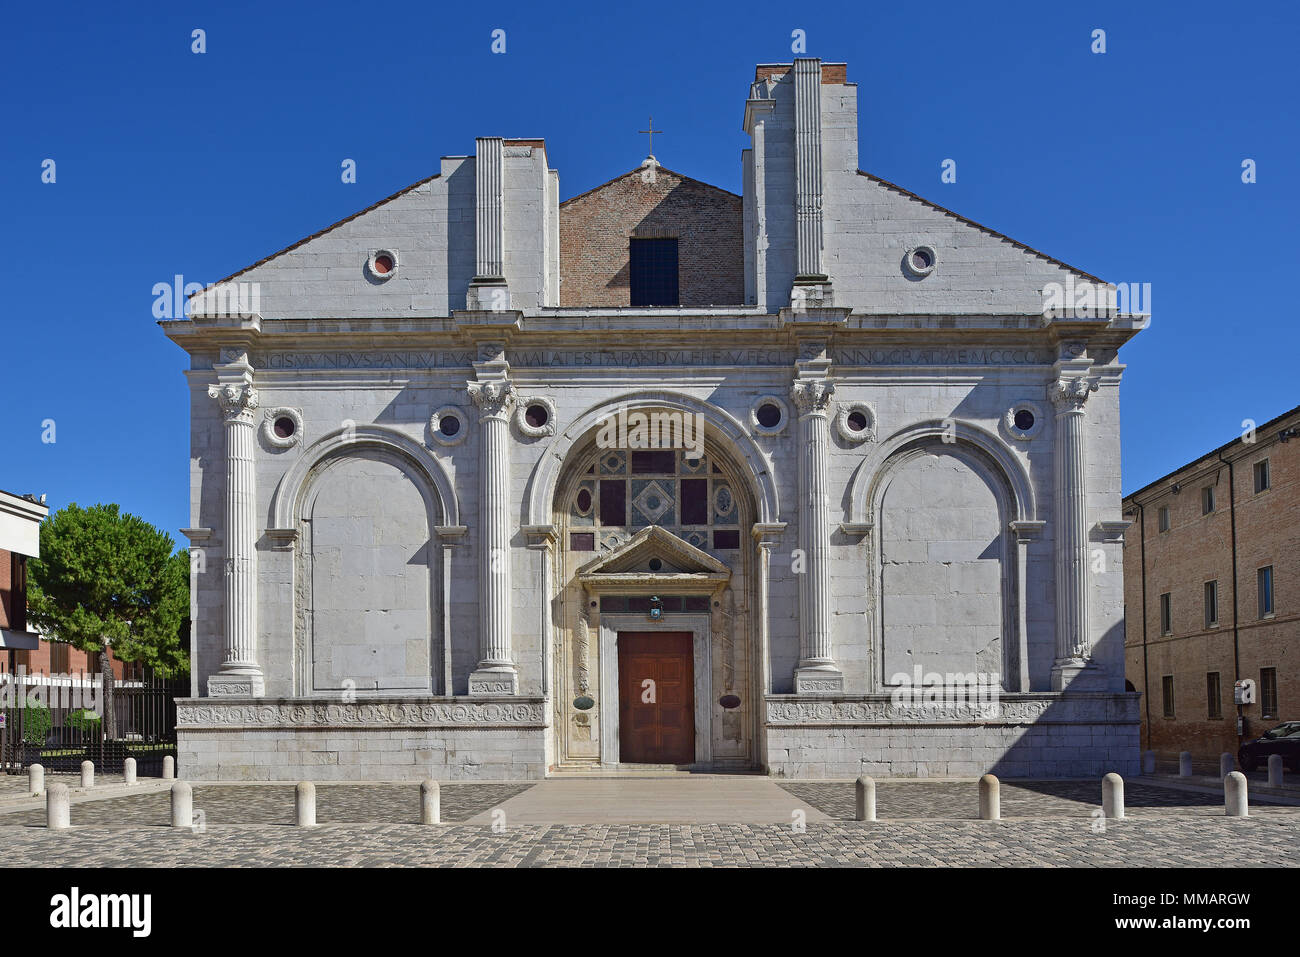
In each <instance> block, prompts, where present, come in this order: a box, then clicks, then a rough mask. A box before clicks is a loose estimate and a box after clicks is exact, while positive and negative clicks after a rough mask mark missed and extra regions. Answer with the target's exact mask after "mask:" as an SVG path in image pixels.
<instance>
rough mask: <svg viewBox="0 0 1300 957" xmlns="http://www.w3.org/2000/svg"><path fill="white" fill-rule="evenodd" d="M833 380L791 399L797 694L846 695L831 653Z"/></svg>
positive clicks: (803, 388) (802, 383)
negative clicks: (797, 567)
mask: <svg viewBox="0 0 1300 957" xmlns="http://www.w3.org/2000/svg"><path fill="white" fill-rule="evenodd" d="M834 391H835V386H834V384H832V383H831V381H830V380H829V379H826V378H821V377H803V376H801V377H800V378H797V379H796V380H795V382H794V385H793V386H791V388H790V397H791V398H792V399H793V400H794V403H795V405H796V406H797V407H798V409H799V424H798V443H799V446H798V448H799V548H800V550H801V551H802V553H803V573H802V574H801V575H800V576H799V666H798V668H797V669H796V670H795V673H794V690H795V692H796V693H797V694H802V693H804V692H819V691H821V692H835V691H842V690H844V675H843V674H842V673H841V671H840V669H839V668H837V667H836V665H835V658H834V653H833V649H832V647H831V582H830V549H831V518H830V496H829V494H828V490H827V483H828V481H829V476H828V474H827V470H828V465H829V457H830V444H831V430H830V405H831V395H832V394H833V393H834Z"/></svg>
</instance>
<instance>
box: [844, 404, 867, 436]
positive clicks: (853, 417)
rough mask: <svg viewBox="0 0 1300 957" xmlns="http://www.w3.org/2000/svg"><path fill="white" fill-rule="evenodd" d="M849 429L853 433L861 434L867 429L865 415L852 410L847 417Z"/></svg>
mask: <svg viewBox="0 0 1300 957" xmlns="http://www.w3.org/2000/svg"><path fill="white" fill-rule="evenodd" d="M847 421H848V425H849V428H850V429H852V430H853V431H854V432H861V431H862V430H863V429H865V428H866V427H867V414H866V413H865V412H863V411H862V410H861V409H854V410H853V411H852V412H850V413H849V416H848V420H847Z"/></svg>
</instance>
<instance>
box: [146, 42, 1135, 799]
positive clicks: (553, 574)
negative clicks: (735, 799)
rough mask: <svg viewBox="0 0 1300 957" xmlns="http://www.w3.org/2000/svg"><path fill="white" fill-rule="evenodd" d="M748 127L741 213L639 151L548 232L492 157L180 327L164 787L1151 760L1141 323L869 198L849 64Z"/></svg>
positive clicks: (528, 165) (1062, 282)
mask: <svg viewBox="0 0 1300 957" xmlns="http://www.w3.org/2000/svg"><path fill="white" fill-rule="evenodd" d="M744 127H745V130H746V132H747V133H748V134H749V136H750V146H749V148H748V149H745V150H744V151H743V153H742V169H743V184H744V186H743V195H740V196H737V195H735V194H733V193H730V192H727V191H725V190H722V189H718V188H715V187H712V186H709V185H707V184H704V183H701V182H698V181H696V180H693V179H690V178H689V177H686V176H683V175H681V174H678V173H675V172H673V171H671V170H669V169H666V168H664V167H662V166H660V165H659V164H658V162H657V161H656V160H655V159H654V157H653V156H652V157H650V158H648V159H647V160H646V161H645V162H644V163H643V164H642V165H641V166H640V167H638V168H636V169H633V170H632V171H631V172H628V173H626V174H625V175H622V176H619V177H617V178H615V179H613V180H611V181H609V182H608V183H606V184H605V185H603V186H600V187H597V188H595V189H593V190H590V191H589V192H586V193H583V194H581V195H578V196H574V197H572V198H570V199H568V200H566V201H564V202H561V201H560V188H559V178H558V174H557V172H556V171H555V170H553V169H551V168H550V166H549V165H548V160H547V151H546V144H545V142H544V141H542V140H533V139H504V138H497V137H483V138H480V139H478V140H476V141H475V152H474V154H473V155H470V156H452V157H444V158H443V159H442V162H441V169H440V171H439V172H438V174H437V175H435V176H432V177H430V178H429V179H426V180H424V181H422V182H419V183H416V184H415V185H413V186H411V187H409V188H407V189H405V190H402V191H401V192H399V193H397V194H395V195H394V196H391V197H389V198H388V199H386V200H384V201H382V202H380V203H378V204H376V205H375V206H373V207H371V208H369V209H367V210H365V211H363V212H361V213H358V214H356V215H355V216H353V217H350V218H349V219H346V220H344V221H343V222H340V223H338V224H335V225H334V226H331V227H329V228H328V229H326V230H324V231H322V232H320V233H317V234H316V235H314V236H311V237H309V238H307V239H305V240H303V241H302V242H300V243H298V244H296V245H294V246H291V247H290V248H288V249H286V250H284V251H282V252H280V253H276V254H274V255H272V256H270V257H268V258H267V259H264V260H262V261H261V262H259V263H257V264H256V265H254V266H252V267H250V268H249V269H247V270H244V271H243V272H241V273H238V274H236V275H235V276H232V277H229V278H228V279H227V280H223V281H222V282H221V283H218V284H216V285H214V286H212V287H209V288H208V289H207V290H206V291H204V292H202V293H200V294H198V295H196V296H195V297H194V298H193V300H192V301H191V308H190V311H189V317H188V318H186V319H182V320H172V321H166V322H164V323H162V325H163V327H164V330H165V332H166V334H167V335H168V336H169V337H170V338H171V339H172V340H173V341H174V342H176V343H177V344H178V345H180V346H181V347H182V348H183V349H184V350H185V351H186V352H187V354H188V356H189V368H188V370H187V371H186V376H187V379H188V384H189V392H190V412H191V421H192V448H191V489H192V494H191V509H192V518H191V527H190V528H188V529H186V530H185V531H186V534H187V535H188V537H189V539H190V545H191V549H192V551H193V554H194V555H195V561H193V562H192V566H193V569H194V571H193V578H192V595H193V659H194V662H193V663H194V688H193V696H192V697H191V698H188V699H184V700H182V701H180V702H178V736H179V744H178V751H179V766H180V773H181V775H182V776H183V777H186V778H190V779H196V780H212V779H248V780H348V779H357V778H361V777H363V776H364V777H369V778H378V779H388V780H404V779H417V778H424V777H434V778H439V779H444V780H462V779H474V778H478V779H484V780H490V779H522V778H539V777H543V776H545V775H548V774H564V773H569V772H587V773H590V772H593V771H599V770H608V771H617V770H619V769H620V768H623V769H625V768H627V767H629V766H636V767H645V766H665V767H669V766H671V767H690V768H694V769H702V770H704V769H707V770H716V771H723V770H735V771H743V770H756V771H765V772H767V773H770V774H773V775H779V776H785V777H795V778H803V777H809V778H815V777H851V776H855V775H857V774H861V773H868V774H875V775H882V776H888V775H906V776H916V775H921V776H924V775H932V776H942V775H953V776H957V775H962V776H964V775H977V774H981V773H984V772H986V771H993V772H994V773H997V774H999V775H1003V776H1009V777H1040V778H1041V777H1071V776H1093V775H1099V774H1102V773H1105V772H1108V771H1119V772H1120V773H1123V774H1130V773H1136V772H1137V766H1138V706H1137V701H1138V697H1137V695H1135V694H1132V693H1126V692H1125V690H1124V689H1125V684H1124V657H1123V651H1124V631H1123V627H1124V619H1123V571H1122V535H1123V530H1124V527H1125V523H1124V522H1123V521H1122V519H1121V513H1120V449H1119V384H1120V377H1121V374H1122V371H1123V366H1122V364H1121V363H1120V362H1119V361H1118V357H1117V356H1118V351H1119V348H1120V346H1121V345H1122V344H1123V343H1124V342H1125V341H1127V339H1128V338H1129V337H1130V336H1132V335H1133V334H1134V333H1135V331H1136V330H1137V329H1138V328H1139V327H1140V325H1141V323H1140V321H1139V320H1138V319H1136V318H1135V317H1133V316H1130V315H1126V314H1124V313H1123V312H1122V311H1120V310H1117V309H1116V308H1113V307H1106V308H1098V309H1083V310H1077V311H1076V310H1072V309H1069V308H1066V309H1058V308H1048V309H1045V308H1044V302H1045V298H1048V299H1050V298H1051V295H1052V294H1053V291H1055V290H1062V289H1064V290H1074V289H1078V288H1084V287H1089V286H1092V285H1095V286H1096V287H1097V288H1098V289H1100V290H1112V291H1113V287H1109V286H1107V285H1106V284H1104V283H1102V282H1101V280H1098V279H1096V278H1095V277H1093V276H1091V275H1089V274H1087V273H1083V272H1081V271H1079V270H1076V269H1074V268H1072V267H1070V266H1067V265H1065V264H1064V263H1061V262H1059V261H1057V260H1055V259H1052V258H1050V257H1048V256H1046V255H1044V254H1042V253H1039V252H1037V251H1035V250H1032V249H1030V248H1028V247H1026V246H1024V245H1023V244H1020V243H1017V242H1015V241H1013V240H1011V239H1009V238H1007V237H1005V236H1003V235H1001V234H999V233H996V232H994V231H992V230H990V229H988V228H986V227H984V226H981V225H979V224H977V223H974V222H971V221H969V220H967V219H964V218H962V217H960V216H958V215H957V214H955V213H953V212H951V211H949V210H946V209H944V208H942V207H940V206H938V205H936V204H934V203H932V202H929V201H927V200H924V199H922V198H920V197H918V196H916V195H914V194H912V193H910V192H908V191H906V190H904V189H901V188H900V187H897V186H894V185H893V184H890V183H888V182H885V181H883V180H881V179H879V178H877V177H874V176H872V175H870V174H868V173H864V172H862V171H860V170H859V169H858V157H857V146H858V131H857V90H856V86H855V85H854V84H853V83H850V82H849V81H848V78H847V75H846V68H845V66H844V65H843V64H831V63H822V62H820V61H818V60H815V59H799V60H795V62H794V63H793V64H784V65H765V66H760V67H759V68H758V69H757V71H756V74H755V77H754V80H753V82H752V84H751V85H750V87H749V95H748V98H747V99H746V101H745V103H744ZM1071 301H1073V300H1071ZM1069 304H1070V302H1067V303H1066V305H1067V306H1068V305H1069Z"/></svg>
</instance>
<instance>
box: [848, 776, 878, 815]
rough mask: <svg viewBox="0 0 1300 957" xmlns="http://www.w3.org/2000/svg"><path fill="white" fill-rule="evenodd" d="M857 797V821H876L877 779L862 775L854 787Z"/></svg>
mask: <svg viewBox="0 0 1300 957" xmlns="http://www.w3.org/2000/svg"><path fill="white" fill-rule="evenodd" d="M853 790H854V792H855V793H856V796H857V802H856V807H857V813H856V814H854V816H853V819H854V820H855V821H874V820H875V819H876V780H875V778H871V777H868V776H867V775H865V774H864V775H862V777H860V778H858V781H857V783H856V784H855V785H854V786H853Z"/></svg>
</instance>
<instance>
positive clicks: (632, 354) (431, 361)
mask: <svg viewBox="0 0 1300 957" xmlns="http://www.w3.org/2000/svg"><path fill="white" fill-rule="evenodd" d="M831 355H832V360H833V361H834V363H835V364H836V365H841V366H963V365H975V366H981V365H988V366H1003V365H1039V364H1049V363H1051V361H1052V356H1051V355H1050V354H1049V353H1047V352H1044V351H1041V350H1038V349H1025V348H1018V347H1002V346H999V347H996V348H978V347H971V348H961V349H949V348H934V349H917V348H903V347H899V348H892V347H881V348H861V349H856V348H853V349H835V350H833V351H832V354H831ZM477 358H478V356H477V354H476V353H475V352H474V351H473V350H471V349H412V350H376V351H363V352H342V351H340V352H264V353H260V354H255V355H254V356H252V362H253V365H254V367H255V368H258V369H267V370H270V371H295V370H317V369H327V370H338V371H348V370H358V371H364V370H368V369H414V370H418V369H466V370H468V369H470V368H471V367H472V365H473V363H474V362H475V361H476V359H477ZM506 360H507V361H508V362H509V363H510V365H511V366H514V367H516V368H522V369H547V368H557V369H582V368H591V369H601V368H605V369H613V368H618V369H637V368H647V367H674V366H675V367H689V366H742V367H743V366H788V365H792V364H793V363H794V352H793V351H791V350H788V349H765V348H757V347H756V348H748V349H509V350H507V352H506Z"/></svg>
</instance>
